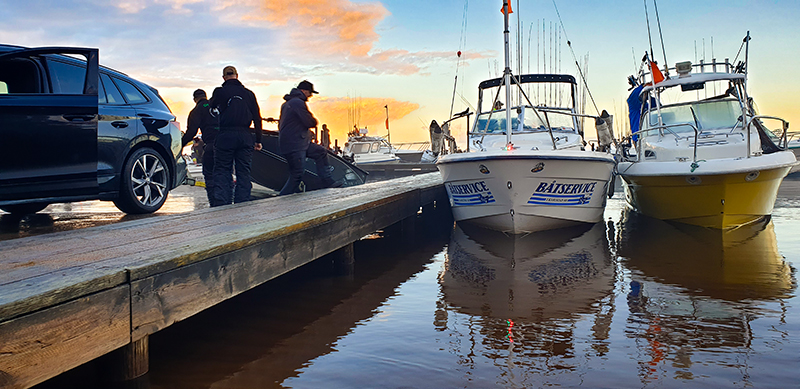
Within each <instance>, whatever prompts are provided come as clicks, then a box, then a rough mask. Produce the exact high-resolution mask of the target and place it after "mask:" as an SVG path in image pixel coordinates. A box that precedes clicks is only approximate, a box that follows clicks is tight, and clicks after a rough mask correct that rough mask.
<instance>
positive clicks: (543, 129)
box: [467, 105, 597, 150]
mask: <svg viewBox="0 0 800 389" xmlns="http://www.w3.org/2000/svg"><path fill="white" fill-rule="evenodd" d="M524 108H531V109H533V110H534V112H535V113H536V114H537V115H538V113H543V114H544V115H545V117H544V120H543V121H542V123H543V124H544V125H543V126H539V127H535V128H534V127H527V128H530V130H525V129H526V126H525V124H524V123H522V122H520V121H518V122H517V124H516V126H514V125H513V122H512V127H514V128H512V130H511V131H512V133H511V134H512V135H514V134H529V133H549V134H550V138H551V141H552V144H553V150H556V149H558V141H559V140H560V139H561V138H560V137H557V136H555V135H554V134H553V132H567V133H575V132H577V131H578V130H577V129H574V128H571V127H558V126H555V127H554V126H552V125H551V124H550V122H549V120H548V119H547V116H546V115H547V114H557V115H565V116H570V117H574V118H580V117H584V118H593V119H597V116H592V115H584V114H579V113H575V112H572V110H570V109H569V108H560V109H559V108H551V107H541V106H539V107H533V106H530V105H525V106H522V107H511V109H512V110H513V109H524ZM495 111H502V110H493V111H491V112H490V113H489V117H488V118H487V119H486V121H485V125H484V128H483V130H482V131H469V132H468V133H467V136H468V137H469V136H473V135H480V136H481V140H480V141H477V142H476V143H478V144H479V145H481V147H483V146H482V143H483V137H485V136H486V135H505V133H506V130H505V129H503V130H500V131H496V130H495V131H489V130H488V128H489V124H490V121H491V117H492V114H493V113H495ZM478 117H480V113H479V115H478ZM480 125H481V121H480V120H476V122H475V128H480ZM507 127H508V124H506V128H507ZM520 127H521V128H522V130H520V129H519V128H520ZM566 128H569V129H566Z"/></svg>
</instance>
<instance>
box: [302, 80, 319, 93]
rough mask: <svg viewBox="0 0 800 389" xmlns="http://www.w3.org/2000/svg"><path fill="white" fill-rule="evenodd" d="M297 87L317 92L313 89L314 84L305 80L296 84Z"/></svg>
mask: <svg viewBox="0 0 800 389" xmlns="http://www.w3.org/2000/svg"><path fill="white" fill-rule="evenodd" d="M297 89H303V90H307V91H309V92H311V93H319V92H317V91H315V90H314V84H312V83H310V82H308V81H306V80H303V81H300V83H299V84H297Z"/></svg>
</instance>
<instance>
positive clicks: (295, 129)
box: [278, 81, 343, 196]
mask: <svg viewBox="0 0 800 389" xmlns="http://www.w3.org/2000/svg"><path fill="white" fill-rule="evenodd" d="M315 93H319V92H317V91H315V90H314V85H313V84H311V83H310V82H308V81H302V82H301V83H300V84H298V85H297V88H292V90H291V92H289V94H288V95H286V96H283V99H284V100H286V101H285V102H284V103H283V105H281V116H280V119H279V120H278V143H279V146H280V149H281V154H282V155H283V157H284V158H286V162H287V163H288V164H289V178H288V179H287V180H286V184H285V185H284V186H283V189H281V192H280V195H281V196H283V195H287V194H292V193H296V192H299V191H300V188H299V186H300V181H302V179H303V172H304V171H305V168H304V167H303V165H304V163H305V160H306V157H308V158H311V159H313V160H314V162H315V163H316V165H317V175H318V176H319V177H320V178H321V179H322V184H323V185H324V186H325V187H328V188H331V187H340V186H342V184H343V183H342V181H341V180H339V181H334V180H333V178H331V169H330V164H329V163H328V151H327V150H325V148H323V147H322V146H320V145H318V144H316V143H311V131H310V129H311V128H315V127H317V119H316V118H314V115H312V114H311V112H310V111H309V110H308V105H307V104H306V101H308V99H309V98H310V97H311V96H312V95H313V94H315Z"/></svg>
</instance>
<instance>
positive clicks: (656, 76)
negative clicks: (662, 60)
mask: <svg viewBox="0 0 800 389" xmlns="http://www.w3.org/2000/svg"><path fill="white" fill-rule="evenodd" d="M650 70H651V71H652V74H653V84H658V83H659V82H661V81H664V75H663V74H662V73H661V70H658V64H656V63H655V62H653V61H650Z"/></svg>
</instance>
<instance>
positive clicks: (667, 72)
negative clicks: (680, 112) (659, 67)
mask: <svg viewBox="0 0 800 389" xmlns="http://www.w3.org/2000/svg"><path fill="white" fill-rule="evenodd" d="M653 5H654V6H655V9H656V21H657V22H658V36H659V37H660V38H661V52H662V53H663V54H664V75H665V76H666V77H667V78H669V62H667V50H666V49H665V48H664V34H663V33H662V32H661V18H660V17H659V16H658V2H657V1H656V0H653ZM648 32H649V31H648ZM650 45H651V46H652V45H653V44H652V43H650ZM711 45H712V46H711V47H712V49H711V52H712V54H711V56H712V57H713V56H714V54H713V52H714V49H713V47H714V46H713V45H714V38H711ZM650 50H651V51H652V47H651V48H650Z"/></svg>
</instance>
